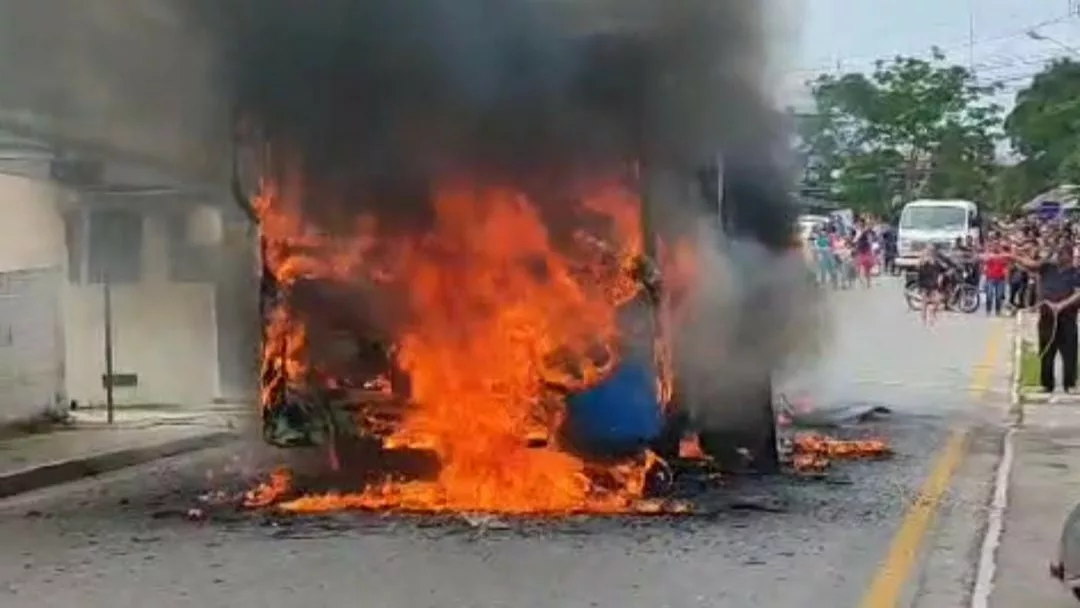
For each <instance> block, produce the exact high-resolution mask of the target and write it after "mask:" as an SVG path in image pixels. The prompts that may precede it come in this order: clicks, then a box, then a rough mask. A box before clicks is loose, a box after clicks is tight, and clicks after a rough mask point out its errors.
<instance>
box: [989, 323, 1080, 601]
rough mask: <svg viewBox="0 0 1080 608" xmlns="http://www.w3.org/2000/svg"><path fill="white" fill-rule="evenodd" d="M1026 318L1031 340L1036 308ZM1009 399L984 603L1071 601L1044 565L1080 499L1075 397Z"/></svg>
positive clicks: (1079, 407) (1079, 416)
mask: <svg viewBox="0 0 1080 608" xmlns="http://www.w3.org/2000/svg"><path fill="white" fill-rule="evenodd" d="M1025 317H1026V318H1024V319H1021V320H1020V321H1019V322H1018V330H1019V331H1018V336H1020V337H1022V338H1024V339H1026V340H1032V341H1034V340H1035V325H1034V315H1025ZM1017 380H1019V378H1017ZM1015 400H1016V403H1015V405H1014V407H1015V409H1014V430H1013V434H1012V436H1011V439H1010V438H1007V439H1006V442H1007V443H1011V446H1009V445H1007V446H1006V448H1005V456H1004V463H1005V466H1006V467H1007V469H1006V473H1007V475H1008V477H1007V488H1008V490H1007V493H1006V494H1005V499H1006V503H1005V509H1004V513H1003V514H1001V515H1002V517H1001V521H1000V524H1001V530H1002V534H1001V539H1000V545H999V546H998V548H997V552H996V564H995V577H994V581H993V592H992V594H991V596H990V606H991V607H993V608H1012V607H1014V606H1028V607H1030V608H1044V607H1047V608H1056V607H1061V608H1064V607H1066V606H1070V607H1071V606H1076V605H1077V603H1076V600H1075V599H1074V598H1073V597H1072V595H1071V594H1070V593H1069V592H1068V590H1066V589H1064V588H1063V587H1062V585H1061V584H1060V583H1058V582H1057V581H1055V580H1053V579H1051V578H1050V575H1049V565H1050V563H1051V561H1053V560H1054V558H1055V556H1056V554H1057V546H1058V541H1059V539H1060V537H1061V531H1062V525H1063V523H1064V521H1065V517H1066V515H1068V513H1069V512H1070V511H1071V510H1072V508H1073V507H1074V506H1075V505H1076V504H1077V503H1078V502H1080V396H1077V395H1061V394H1057V395H1054V396H1053V397H1051V398H1049V399H1047V397H1046V396H1045V395H1037V396H1036V395H1028V394H1024V392H1023V391H1018V392H1017V395H1016V399H1015Z"/></svg>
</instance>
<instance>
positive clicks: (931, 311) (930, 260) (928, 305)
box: [915, 247, 948, 325]
mask: <svg viewBox="0 0 1080 608" xmlns="http://www.w3.org/2000/svg"><path fill="white" fill-rule="evenodd" d="M947 270H948V269H947V268H946V265H945V263H944V261H943V258H942V256H940V255H938V253H937V251H936V250H935V248H934V247H929V248H927V249H926V250H924V251H923V253H922V255H921V256H919V265H918V266H917V267H916V269H915V273H916V281H917V283H918V286H919V293H920V294H921V295H922V309H921V310H920V311H919V312H920V316H921V317H922V322H923V324H924V325H933V324H934V322H935V321H937V315H938V310H939V309H940V308H941V302H942V288H943V286H944V282H945V273H946V272H947Z"/></svg>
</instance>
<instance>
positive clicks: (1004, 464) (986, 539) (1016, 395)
mask: <svg viewBox="0 0 1080 608" xmlns="http://www.w3.org/2000/svg"><path fill="white" fill-rule="evenodd" d="M1022 327H1023V312H1019V313H1017V315H1016V323H1015V325H1014V327H1013V332H1014V333H1013V370H1012V374H1011V375H1010V380H1011V381H1012V387H1011V390H1010V395H1009V396H1010V399H1009V401H1010V402H1011V408H1017V407H1021V403H1020V355H1021V342H1022V339H1023V332H1022V331H1021V328H1022ZM1011 408H1010V409H1011ZM1007 415H1009V416H1012V412H1009V413H1008V414H1007ZM1017 422H1018V420H1013V421H1011V422H1010V424H1009V429H1008V430H1007V431H1006V432H1005V437H1004V439H1003V440H1002V449H1001V460H1000V461H998V467H997V473H996V474H995V475H994V493H993V496H992V498H991V499H990V508H989V511H988V513H987V517H986V533H985V535H984V536H983V542H982V548H981V549H980V550H979V562H978V565H977V566H976V570H975V585H974V587H973V588H972V591H971V608H989V606H990V595H991V594H992V593H993V592H994V575H995V574H996V572H997V550H998V547H999V546H1001V536H1002V533H1003V532H1004V527H1005V510H1006V509H1007V508H1008V506H1009V478H1010V476H1011V474H1012V467H1013V458H1014V449H1013V436H1014V435H1015V434H1016V427H1017Z"/></svg>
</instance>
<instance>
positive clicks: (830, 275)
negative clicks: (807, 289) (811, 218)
mask: <svg viewBox="0 0 1080 608" xmlns="http://www.w3.org/2000/svg"><path fill="white" fill-rule="evenodd" d="M814 258H815V259H816V260H817V269H818V282H819V283H821V285H823V286H824V285H831V286H832V287H833V289H835V288H836V287H838V285H837V280H836V279H837V277H836V255H835V254H833V248H832V239H831V238H829V233H828V232H827V231H825V230H818V232H817V236H815V237H814Z"/></svg>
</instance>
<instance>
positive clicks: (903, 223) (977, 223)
mask: <svg viewBox="0 0 1080 608" xmlns="http://www.w3.org/2000/svg"><path fill="white" fill-rule="evenodd" d="M968 236H970V237H972V238H974V239H975V241H976V242H979V241H981V240H982V218H981V217H980V215H979V206H978V205H976V204H975V203H973V202H971V201H962V200H918V201H912V202H910V203H908V204H907V205H904V209H903V211H901V212H900V227H899V230H897V233H896V237H897V243H896V244H897V250H898V251H897V253H898V254H899V255H898V257H897V259H896V265H897V267H899V268H911V267H913V266H916V265H918V263H919V256H920V255H921V254H922V252H923V250H925V249H926V248H927V247H929V246H930V245H931V244H937V245H939V246H940V247H941V248H942V249H944V250H946V251H947V250H949V249H951V248H952V247H953V245H954V244H955V243H956V239H958V238H967V237H968Z"/></svg>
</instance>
